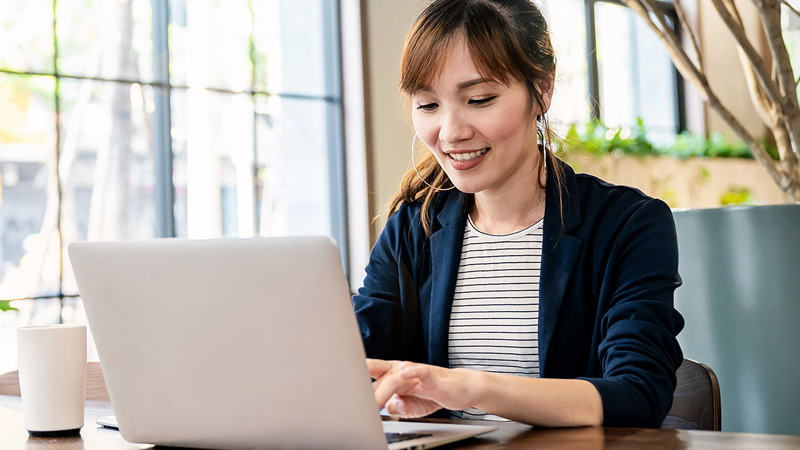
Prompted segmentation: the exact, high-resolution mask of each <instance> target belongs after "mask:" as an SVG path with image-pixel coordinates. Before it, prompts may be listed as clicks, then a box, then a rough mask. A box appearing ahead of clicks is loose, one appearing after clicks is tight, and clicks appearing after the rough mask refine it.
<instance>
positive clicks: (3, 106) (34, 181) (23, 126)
mask: <svg viewBox="0 0 800 450" xmlns="http://www.w3.org/2000/svg"><path fill="white" fill-rule="evenodd" d="M54 91H55V80H54V79H53V78H52V77H44V76H28V75H6V74H0V179H1V181H0V189H1V190H0V236H2V239H1V240H0V299H14V298H22V297H28V296H44V295H52V294H56V293H57V292H58V262H59V261H58V253H59V252H58V250H57V248H58V234H57V230H56V226H57V213H58V198H57V191H56V184H55V165H54V164H53V161H52V158H53V157H54V154H55V151H54V150H55V112H54V106H53V105H54V104H55V102H54V98H55V96H54Z"/></svg>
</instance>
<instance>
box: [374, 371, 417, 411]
mask: <svg viewBox="0 0 800 450" xmlns="http://www.w3.org/2000/svg"><path fill="white" fill-rule="evenodd" d="M417 383H419V380H416V379H409V378H405V377H402V376H400V375H399V374H398V373H397V372H389V373H388V374H387V375H384V376H383V377H382V378H381V379H380V380H378V381H376V382H375V383H373V385H372V387H373V389H374V390H375V401H376V402H377V403H378V405H380V406H384V405H386V403H387V402H388V401H389V399H390V398H391V397H392V395H393V394H400V395H402V394H404V393H406V392H408V391H409V390H411V389H413V388H414V386H415V385H416V384H417Z"/></svg>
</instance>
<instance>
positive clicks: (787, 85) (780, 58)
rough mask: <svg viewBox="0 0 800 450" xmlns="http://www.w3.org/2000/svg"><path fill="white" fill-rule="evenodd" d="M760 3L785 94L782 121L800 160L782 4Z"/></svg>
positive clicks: (799, 125) (799, 111) (799, 124)
mask: <svg viewBox="0 0 800 450" xmlns="http://www.w3.org/2000/svg"><path fill="white" fill-rule="evenodd" d="M760 3H762V6H761V7H760V8H759V15H760V16H761V24H762V27H763V28H764V33H765V34H766V36H767V44H768V45H769V49H770V51H771V52H772V61H773V64H774V65H775V67H776V72H777V77H778V83H779V84H780V88H781V91H782V94H783V97H782V99H781V102H780V103H779V106H780V109H781V112H782V113H783V117H782V120H783V122H784V123H785V125H786V129H787V130H788V131H789V135H790V136H791V138H792V149H793V150H794V154H795V157H798V158H800V106H798V102H797V91H796V90H795V89H796V84H795V77H794V72H793V71H792V63H791V61H790V60H789V52H788V50H786V43H785V42H784V40H783V32H782V30H781V9H780V2H777V1H775V2H766V1H763V0H762V1H761V2H760ZM766 3H769V4H766Z"/></svg>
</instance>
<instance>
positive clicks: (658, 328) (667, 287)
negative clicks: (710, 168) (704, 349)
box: [584, 199, 684, 427]
mask: <svg viewBox="0 0 800 450" xmlns="http://www.w3.org/2000/svg"><path fill="white" fill-rule="evenodd" d="M612 255H614V264H613V267H614V268H615V270H614V272H615V274H614V275H615V276H614V278H615V281H614V282H613V294H612V295H611V297H610V298H611V300H610V303H609V305H607V309H606V310H605V311H604V313H603V317H602V322H601V325H600V336H601V342H600V345H599V348H598V358H599V359H600V364H601V367H602V370H603V376H602V377H601V378H584V379H586V380H588V381H589V382H591V383H592V384H594V386H595V387H596V388H597V390H598V391H599V392H600V396H601V398H602V401H603V417H604V419H603V424H604V425H605V426H628V427H630V426H634V427H660V426H661V423H662V422H663V420H664V418H665V417H666V415H667V413H668V412H669V409H670V407H671V406H672V396H673V392H674V390H675V385H676V377H675V371H676V370H677V368H678V367H679V366H680V364H681V362H682V360H683V355H682V352H681V349H680V346H679V344H678V341H677V339H676V336H677V334H678V333H679V332H680V330H681V329H683V325H684V321H683V318H682V317H681V315H680V314H679V313H678V312H677V311H676V310H675V308H674V301H673V298H674V291H675V289H676V288H677V287H678V286H680V284H681V280H680V276H679V275H678V244H677V236H676V233H675V223H674V220H673V217H672V212H671V211H670V209H669V207H668V206H667V205H666V204H665V203H664V202H662V201H660V200H657V199H649V200H648V201H646V202H645V203H644V205H642V206H641V207H640V208H638V210H636V211H635V212H634V213H633V214H631V216H630V218H629V219H628V221H627V222H626V223H625V224H624V226H623V227H622V229H621V232H620V233H619V235H618V237H617V239H616V241H615V244H614V248H613V249H612ZM607 276H608V275H607Z"/></svg>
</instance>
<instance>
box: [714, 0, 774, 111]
mask: <svg viewBox="0 0 800 450" xmlns="http://www.w3.org/2000/svg"><path fill="white" fill-rule="evenodd" d="M711 2H712V3H713V4H714V7H715V8H716V9H717V12H718V13H719V16H720V18H721V19H722V21H723V22H725V25H727V26H728V29H730V31H731V33H732V34H733V37H734V38H735V39H736V42H737V43H738V44H739V48H740V49H741V50H742V51H743V52H744V54H745V56H746V57H747V58H746V59H747V60H748V61H749V65H750V66H752V68H753V72H755V75H756V78H758V81H759V83H761V86H762V87H763V88H764V91H766V93H767V96H768V97H769V100H770V102H772V103H777V104H780V103H782V101H781V100H782V98H781V95H780V91H779V90H778V85H777V84H776V83H775V80H773V79H772V78H770V76H769V74H768V73H767V72H768V71H767V66H766V64H764V60H763V59H762V58H761V55H759V53H758V51H757V50H756V49H755V48H754V47H753V44H752V43H751V42H750V40H749V39H747V35H746V34H745V31H744V26H743V25H742V22H741V18H739V20H738V22H737V20H736V18H735V17H734V16H733V15H732V14H731V11H730V10H729V9H728V7H727V6H726V4H725V3H723V0H711ZM727 3H728V4H730V3H732V2H730V1H729V2H727ZM734 9H735V6H734ZM736 16H737V18H738V11H736Z"/></svg>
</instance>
